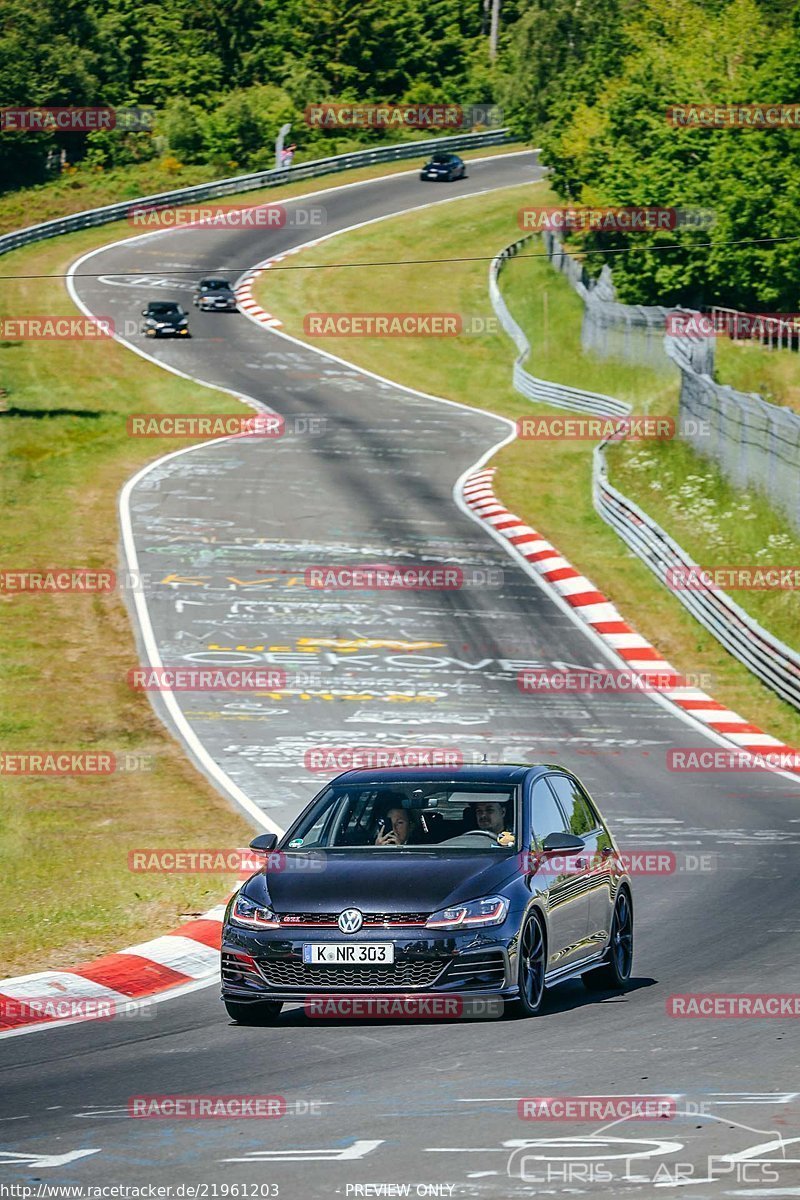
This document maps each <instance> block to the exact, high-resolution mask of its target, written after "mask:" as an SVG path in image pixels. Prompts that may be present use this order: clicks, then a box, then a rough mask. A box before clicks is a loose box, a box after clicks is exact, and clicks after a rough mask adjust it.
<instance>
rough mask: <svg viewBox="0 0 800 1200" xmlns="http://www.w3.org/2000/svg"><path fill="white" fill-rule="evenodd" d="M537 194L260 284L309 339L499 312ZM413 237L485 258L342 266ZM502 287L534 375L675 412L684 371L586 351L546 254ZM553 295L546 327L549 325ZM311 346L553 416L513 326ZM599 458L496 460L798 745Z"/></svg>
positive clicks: (600, 573)
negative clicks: (673, 586)
mask: <svg viewBox="0 0 800 1200" xmlns="http://www.w3.org/2000/svg"><path fill="white" fill-rule="evenodd" d="M531 190H532V188H531V186H526V187H524V188H518V189H511V190H507V191H503V192H498V193H496V194H494V195H486V196H481V197H478V198H473V199H464V200H459V201H455V202H453V203H452V204H446V205H441V206H438V207H436V208H432V209H429V210H428V211H426V212H422V213H414V214H413V215H407V216H402V217H396V218H393V219H391V220H387V221H382V222H379V223H378V224H376V225H373V226H369V227H367V228H364V229H361V230H357V231H355V232H353V233H350V234H344V235H341V236H338V237H336V238H331V239H330V240H329V241H328V242H324V243H322V244H321V245H319V246H317V247H314V248H311V249H309V250H306V251H304V252H303V253H302V255H300V256H298V258H296V259H294V260H293V262H292V266H293V267H296V268H302V267H303V266H304V265H307V266H308V267H311V266H313V267H314V269H313V270H308V271H304V270H302V269H296V270H292V271H285V272H281V271H270V272H269V278H268V279H266V280H265V279H263V278H262V280H261V282H260V285H259V287H260V298H261V301H262V302H263V303H264V304H265V305H266V306H267V307H268V308H269V311H270V312H274V313H276V314H277V315H278V316H280V318H281V319H282V320H283V322H284V325H285V327H286V330H287V332H289V333H292V334H294V335H295V336H298V337H303V336H304V335H303V317H304V315H305V314H306V313H309V312H321V311H322V312H325V311H342V312H348V311H349V312H365V311H376V312H381V311H390V312H392V311H399V310H402V311H421V312H431V311H440V312H459V313H462V314H465V315H481V316H489V315H490V314H491V309H490V307H489V301H488V295H487V270H488V260H489V258H490V257H491V256H492V255H493V254H494V253H496V252H497V251H498V250H499V249H500V248H501V247H502V246H504V245H506V244H507V243H508V242H511V241H513V240H514V239H515V238H516V237H517V236H518V226H517V224H516V210H517V208H519V207H520V206H521V205H522V204H523V203H525V202H528V203H529V202H530V199H531ZM534 191H535V195H536V198H537V202H541V203H547V202H548V195H547V191H546V188H545V187H544V185H535V186H534ZM403 245H413V246H415V247H418V248H424V253H415V254H414V256H413V257H415V258H419V257H425V256H430V257H431V258H452V259H454V260H456V259H458V258H460V257H461V258H463V257H464V256H465V254H467V255H468V256H469V257H470V259H473V260H475V259H477V260H481V261H469V262H456V261H454V262H452V263H451V264H448V266H447V268H446V269H443V268H441V267H440V268H438V269H437V270H435V271H431V270H429V269H426V268H425V267H424V266H419V265H416V266H415V265H414V264H406V265H399V266H385V265H382V266H380V267H369V266H362V267H358V268H357V267H349V268H348V269H347V270H337V268H336V265H335V264H340V263H370V262H375V263H384V264H385V263H386V261H387V260H394V259H396V258H398V257H400V256H399V255H398V254H397V248H398V246H403ZM502 287H503V291H504V294H505V296H506V299H507V300H508V302H509V304H510V307H511V310H512V312H514V314H515V315H516V316H517V319H518V320H519V321H520V323H521V324H522V325H524V326H527V327H528V329H529V331H530V336H531V341H532V344H533V354H532V357H531V359H530V361H529V363H528V369H529V370H531V371H532V372H533V373H536V374H540V375H542V376H543V377H545V378H553V379H560V380H561V381H563V382H566V383H571V384H573V385H577V386H583V387H587V388H591V389H593V390H595V391H606V392H609V393H610V394H612V395H616V396H618V397H620V398H625V399H628V400H630V401H631V402H633V403H634V406H635V408H636V409H637V411H648V412H650V413H659V414H660V413H665V414H669V413H670V412H671V411H674V408H675V406H676V403H677V382H676V379H675V377H674V375H671V374H670V373H668V372H665V373H664V374H661V373H660V372H658V371H645V370H641V369H639V368H633V367H631V366H629V365H628V364H626V363H620V362H614V361H611V360H607V359H602V358H600V357H598V356H596V355H583V354H582V352H581V350H580V322H581V316H582V304H581V301H580V300H579V298H578V297H577V296H576V295H575V293H574V292H573V291H572V289H571V288H570V286H569V284H568V283H567V282H566V280H565V279H563V278H562V277H560V276H559V275H557V274H556V272H554V271H553V270H552V268H551V267H550V266H549V264H547V262H546V260H543V259H536V258H515V259H513V260H511V262H510V263H509V264H508V266H507V268H506V270H505V272H504V273H503V276H502ZM258 290H259V289H258V288H257V294H258ZM544 292H546V293H547V300H546V302H545V301H543V293H544ZM398 297H402V302H399V301H398ZM545 303H546V306H547V312H548V325H547V328H544V326H543V321H542V312H543V304H545ZM305 340H306V341H309V342H310V343H312V344H317V345H320V346H321V347H322V348H323V349H325V350H328V351H330V352H331V353H333V354H337V355H340V356H341V357H343V358H346V359H348V360H350V361H353V362H356V363H358V364H359V365H360V366H363V367H366V368H368V369H369V370H373V371H377V372H378V373H379V374H381V375H385V376H388V377H389V378H391V379H395V380H397V381H398V382H399V383H403V384H406V385H408V386H410V387H415V388H419V389H421V390H424V391H426V392H432V393H434V394H438V395H441V396H445V397H447V398H449V399H454V400H459V401H461V402H463V403H466V404H471V405H473V406H475V407H476V408H483V409H487V410H489V411H492V412H497V413H500V414H502V415H504V416H508V417H511V418H512V419H516V418H518V417H520V416H528V415H531V414H536V413H553V412H554V411H555V410H553V409H552V408H547V407H546V406H544V405H536V404H531V403H530V402H529V401H526V400H525V399H524V398H523V397H521V396H520V395H519V394H518V393H516V392H515V391H513V389H512V387H511V366H512V363H513V358H514V348H513V346H512V344H511V342H510V340H509V339H508V338H506V337H505V335H503V334H502V333H500V334H497V335H494V336H490V335H484V336H480V337H471V338H470V337H459V338H440V339H437V340H436V341H435V344H434V347H433V348H432V347H431V339H430V338H353V337H345V338H332V337H326V338H320V339H316V340H315V339H312V338H305ZM653 444H656V443H653ZM591 452H592V445H591V444H590V443H587V442H578V441H573V442H547V443H543V442H532V441H523V440H520V439H518V440H516V441H515V442H513V443H512V444H511V445H509V446H507V447H506V448H505V449H504V450H503V451H501V452H500V454H499V455H498V456H497V457H496V459H495V460H494V462H495V465H497V466H498V467H499V471H498V477H497V484H496V486H497V490H498V493H499V495H500V497H501V499H502V500H503V502H504V503H505V504H507V505H508V507H509V508H511V509H512V510H513V511H514V512H516V513H518V514H519V515H520V516H521V517H523V518H524V519H525V520H526V521H527V522H529V523H530V524H531V525H532V526H533V527H534V528H535V529H538V530H540V531H541V532H542V533H543V534H544V535H545V536H546V537H548V538H549V539H551V540H552V541H553V542H554V544H555V545H556V546H558V547H559V548H560V549H561V550H562V551H563V553H564V554H565V555H566V556H567V558H569V559H570V561H571V562H572V563H573V564H574V565H575V566H576V567H577V568H578V569H580V570H581V571H583V572H584V573H585V574H586V575H588V576H589V578H590V579H592V580H594V582H595V583H596V584H597V586H598V587H600V588H601V589H602V590H603V591H604V592H605V593H606V594H607V595H608V596H609V597H610V599H611V600H613V601H614V603H615V604H616V605H617V607H618V608H619V609H620V611H621V612H622V614H623V616H624V617H625V618H626V619H627V620H629V621H630V622H631V623H632V624H634V625H635V626H636V628H638V629H639V631H640V632H641V633H642V634H643V635H644V636H645V637H647V638H648V639H649V640H650V641H651V642H652V643H653V644H654V645H656V646H658V647H659V649H660V650H661V651H662V652H663V654H664V655H665V657H667V658H668V659H669V660H670V661H671V662H672V663H673V664H674V665H675V666H676V667H677V668H678V669H679V670H681V671H684V672H692V673H694V674H698V673H702V674H704V675H709V676H711V678H712V679H713V688H712V690H713V692H714V695H715V696H716V697H717V698H718V699H719V700H720V701H722V702H723V703H725V704H728V705H730V706H731V707H732V708H734V709H735V710H737V711H739V712H741V713H742V714H743V715H744V716H746V717H748V718H749V719H750V720H752V721H754V722H756V723H759V724H761V725H763V726H764V727H765V728H766V729H768V730H769V731H770V732H771V733H774V734H775V735H776V736H777V737H780V738H784V739H785V740H786V741H788V742H790V743H792V742H794V743H797V742H798V741H800V716H799V715H798V714H797V713H796V712H795V711H794V710H793V709H791V708H790V707H789V706H788V705H785V704H784V703H783V702H781V701H780V700H779V699H778V698H777V697H776V696H775V695H774V694H773V693H772V692H770V691H769V690H768V689H767V688H765V687H763V686H762V685H761V684H760V683H759V682H758V680H756V679H755V678H754V677H753V676H752V675H751V674H750V673H749V672H748V671H747V670H746V668H745V667H743V666H742V665H741V664H740V663H738V662H737V661H736V660H735V659H733V658H731V656H730V655H728V654H726V653H725V651H724V650H723V649H722V647H721V646H720V645H719V643H718V642H716V641H715V639H713V638H712V637H711V636H710V634H708V633H707V632H706V631H705V630H704V629H703V628H702V627H701V626H700V625H698V623H697V622H696V621H695V620H694V619H693V618H692V617H691V616H690V615H689V613H688V612H686V611H685V610H684V609H683V607H682V606H681V605H680V603H679V601H678V600H677V599H676V598H675V596H673V595H672V594H671V593H670V592H669V591H668V590H667V589H666V588H664V587H662V586H661V585H660V584H659V583H658V582H657V580H656V579H655V578H654V576H653V575H652V574H651V573H650V571H649V570H648V569H647V567H646V566H645V565H644V564H643V563H641V562H640V561H639V560H638V559H637V558H635V557H634V556H633V554H632V553H631V552H630V551H628V550H626V548H625V547H624V546H623V545H622V543H621V542H620V540H619V538H618V537H617V536H616V534H614V533H613V532H612V530H611V529H610V528H609V527H608V526H607V525H606V524H605V523H604V522H603V521H602V520H601V519H600V518H599V517H598V516H597V514H596V513H595V511H594V507H593V505H592V499H591ZM614 469H615V470H616V464H615V468H614Z"/></svg>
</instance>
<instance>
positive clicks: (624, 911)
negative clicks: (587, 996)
mask: <svg viewBox="0 0 800 1200" xmlns="http://www.w3.org/2000/svg"><path fill="white" fill-rule="evenodd" d="M632 967H633V906H632V904H631V897H630V892H628V890H627V888H621V889H620V893H619V895H618V896H617V901H616V904H615V905H614V917H613V919H612V921H611V937H610V938H609V940H608V962H606V963H604V964H603V966H602V967H598V968H597V970H595V971H587V973H586V974H585V975H583V976H582V978H583V986H584V987H585V988H586V990H587V991H589V992H619V991H622V990H623V989H624V988H625V987H627V985H628V981H629V980H630V977H631V969H632Z"/></svg>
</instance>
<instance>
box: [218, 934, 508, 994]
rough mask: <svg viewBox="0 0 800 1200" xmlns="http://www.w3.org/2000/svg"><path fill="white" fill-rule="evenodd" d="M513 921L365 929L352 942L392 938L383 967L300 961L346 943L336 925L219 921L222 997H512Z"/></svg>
mask: <svg viewBox="0 0 800 1200" xmlns="http://www.w3.org/2000/svg"><path fill="white" fill-rule="evenodd" d="M517 930H518V926H517V922H516V921H513V920H512V919H511V917H507V918H506V921H505V922H504V923H503V925H499V926H489V927H486V928H484V929H476V930H473V931H470V932H465V933H435V932H434V931H431V930H426V929H420V930H419V931H412V930H406V929H403V930H402V932H401V931H400V930H398V929H379V928H371V929H370V930H369V931H368V932H367V931H366V930H363V929H362V930H361V931H360V933H359V934H358V936H357V938H355V939H354V940H358V941H374V942H392V944H393V945H394V954H395V961H394V964H392V965H391V966H388V965H387V966H384V965H357V966H328V965H316V966H312V965H306V964H304V963H303V946H304V945H307V944H308V943H311V942H316V943H318V942H341V941H343V940H347V939H346V938H344V937H343V935H342V934H341V933H339V931H338V930H336V929H334V930H330V929H328V928H325V929H324V930H323V929H320V928H313V929H308V930H307V931H306V932H305V933H301V932H300V931H299V930H297V929H292V930H291V931H283V930H275V931H269V932H266V931H264V932H261V931H250V930H247V929H241V928H239V927H238V926H233V925H226V926H225V927H224V929H223V935H222V996H223V999H226V1000H236V1001H238V1002H240V1003H242V1002H245V1003H246V1002H248V1001H252V1002H258V1001H262V1000H280V1001H284V1002H289V1001H294V1002H297V1001H303V1000H307V999H312V998H314V997H317V998H318V997H320V996H325V997H331V996H357V995H365V996H369V995H375V994H379V995H381V996H386V995H405V996H408V995H414V994H418V995H420V994H424V995H433V994H436V995H458V996H469V995H473V996H474V995H476V994H477V995H481V996H486V995H495V996H498V997H503V998H512V997H513V996H515V995H516V994H517V985H516V978H517V966H516V945H517Z"/></svg>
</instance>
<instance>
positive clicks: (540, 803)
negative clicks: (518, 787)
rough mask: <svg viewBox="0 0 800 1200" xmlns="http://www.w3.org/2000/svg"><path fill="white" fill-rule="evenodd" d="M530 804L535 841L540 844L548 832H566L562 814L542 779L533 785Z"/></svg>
mask: <svg viewBox="0 0 800 1200" xmlns="http://www.w3.org/2000/svg"><path fill="white" fill-rule="evenodd" d="M532 806H533V811H532V814H531V823H532V824H533V832H534V834H535V836H536V840H537V842H539V843H540V844H541V843H542V842H543V841H544V839H545V838H546V837H547V835H548V834H549V833H566V831H567V829H566V825H565V824H564V814H563V813H562V811H561V809H560V808H559V807H558V804H557V803H556V799H555V796H554V795H553V793H552V792H551V791H550V788H549V787H548V786H547V782H546V780H544V779H539V780H537V781H536V783H535V784H534V785H533V796H532Z"/></svg>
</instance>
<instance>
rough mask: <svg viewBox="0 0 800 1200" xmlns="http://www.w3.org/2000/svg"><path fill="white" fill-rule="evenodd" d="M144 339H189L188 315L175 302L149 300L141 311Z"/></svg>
mask: <svg viewBox="0 0 800 1200" xmlns="http://www.w3.org/2000/svg"><path fill="white" fill-rule="evenodd" d="M142 317H143V320H142V325H141V330H142V333H143V334H144V335H145V337H190V336H191V335H190V333H189V314H188V313H187V311H186V309H185V308H182V307H181V306H180V304H178V303H177V301H175V300H151V301H150V303H149V304H148V305H147V308H143V309H142Z"/></svg>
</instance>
